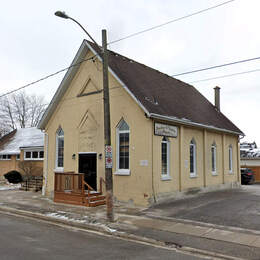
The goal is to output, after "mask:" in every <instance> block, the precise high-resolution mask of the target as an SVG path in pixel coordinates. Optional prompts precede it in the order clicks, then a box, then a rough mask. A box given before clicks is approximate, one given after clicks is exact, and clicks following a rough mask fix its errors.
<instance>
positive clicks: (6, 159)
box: [0, 154, 12, 161]
mask: <svg viewBox="0 0 260 260" xmlns="http://www.w3.org/2000/svg"><path fill="white" fill-rule="evenodd" d="M4 155H5V156H6V157H8V156H10V158H3V156H4ZM11 159H12V154H0V161H11Z"/></svg>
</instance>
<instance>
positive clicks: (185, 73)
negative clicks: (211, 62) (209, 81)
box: [172, 57, 260, 77]
mask: <svg viewBox="0 0 260 260" xmlns="http://www.w3.org/2000/svg"><path fill="white" fill-rule="evenodd" d="M259 59H260V57H255V58H251V59H246V60H239V61H234V62H230V63H224V64H221V65H216V66H211V67H207V68H203V69H197V70H191V71H188V72H182V73H179V74H174V75H172V77H177V76H182V75H187V74H191V73H196V72H200V71H205V70H211V69H216V68H221V67H226V66H230V65H235V64H239V63H244V62H248V61H254V60H259Z"/></svg>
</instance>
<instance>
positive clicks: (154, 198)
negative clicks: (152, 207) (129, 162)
mask: <svg viewBox="0 0 260 260" xmlns="http://www.w3.org/2000/svg"><path fill="white" fill-rule="evenodd" d="M153 128H154V121H153V119H152V193H153V201H154V203H156V202H157V201H156V196H155V191H154V172H153V170H154V169H153V161H154V157H153V149H154V147H153V138H154V135H153V133H154V129H153Z"/></svg>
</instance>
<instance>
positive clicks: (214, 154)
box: [211, 143, 217, 175]
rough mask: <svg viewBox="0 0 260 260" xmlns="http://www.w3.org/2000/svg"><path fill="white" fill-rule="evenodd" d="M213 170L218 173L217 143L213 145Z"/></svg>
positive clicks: (213, 172) (214, 173)
mask: <svg viewBox="0 0 260 260" xmlns="http://www.w3.org/2000/svg"><path fill="white" fill-rule="evenodd" d="M211 172H212V174H213V175H216V174H217V146H216V144H215V143H213V144H212V145H211Z"/></svg>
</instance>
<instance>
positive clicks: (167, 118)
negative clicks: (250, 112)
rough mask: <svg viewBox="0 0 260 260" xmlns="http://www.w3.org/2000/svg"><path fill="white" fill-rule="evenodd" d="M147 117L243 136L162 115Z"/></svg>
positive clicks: (153, 114)
mask: <svg viewBox="0 0 260 260" xmlns="http://www.w3.org/2000/svg"><path fill="white" fill-rule="evenodd" d="M148 116H149V117H151V118H154V119H161V120H166V121H170V122H174V123H180V124H183V125H188V126H197V127H201V128H206V129H211V130H217V131H220V132H225V133H231V134H236V135H242V136H245V135H244V134H243V133H242V132H241V133H239V132H235V131H230V130H227V129H224V128H218V127H215V126H209V125H204V124H200V123H195V122H192V121H190V120H189V119H178V118H176V117H171V116H163V115H158V114H155V113H151V114H148Z"/></svg>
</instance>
